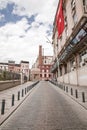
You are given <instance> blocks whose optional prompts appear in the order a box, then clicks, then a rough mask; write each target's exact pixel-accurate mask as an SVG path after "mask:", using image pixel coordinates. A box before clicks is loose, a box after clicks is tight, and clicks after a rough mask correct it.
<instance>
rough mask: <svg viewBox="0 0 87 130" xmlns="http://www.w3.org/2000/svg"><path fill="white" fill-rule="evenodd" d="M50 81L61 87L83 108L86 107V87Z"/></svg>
mask: <svg viewBox="0 0 87 130" xmlns="http://www.w3.org/2000/svg"><path fill="white" fill-rule="evenodd" d="M51 83H53V84H54V85H56V86H57V87H59V88H60V89H62V90H63V91H64V93H65V94H66V95H68V96H69V97H71V98H72V99H73V100H75V101H76V102H78V103H79V104H80V105H81V106H83V107H84V108H85V109H87V87H84V86H83V87H79V86H73V85H67V84H58V83H57V82H53V81H51Z"/></svg>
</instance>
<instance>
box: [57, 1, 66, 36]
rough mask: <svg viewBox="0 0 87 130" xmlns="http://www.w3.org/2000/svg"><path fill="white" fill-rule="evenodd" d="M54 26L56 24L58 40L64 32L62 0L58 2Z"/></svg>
mask: <svg viewBox="0 0 87 130" xmlns="http://www.w3.org/2000/svg"><path fill="white" fill-rule="evenodd" d="M56 24H57V30H58V38H60V36H61V34H62V32H63V30H64V14H63V0H60V2H59V8H58V12H57V15H56Z"/></svg>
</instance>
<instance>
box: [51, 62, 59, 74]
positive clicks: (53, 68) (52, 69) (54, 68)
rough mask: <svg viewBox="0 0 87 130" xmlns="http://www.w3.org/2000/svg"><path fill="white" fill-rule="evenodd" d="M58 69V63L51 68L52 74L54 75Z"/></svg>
mask: <svg viewBox="0 0 87 130" xmlns="http://www.w3.org/2000/svg"><path fill="white" fill-rule="evenodd" d="M57 68H58V62H57V61H56V62H55V63H54V65H53V66H52V68H51V72H52V73H53V72H54V71H55V70H56V69H57Z"/></svg>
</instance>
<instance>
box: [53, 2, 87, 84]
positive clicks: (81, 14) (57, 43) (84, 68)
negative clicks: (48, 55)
mask: <svg viewBox="0 0 87 130" xmlns="http://www.w3.org/2000/svg"><path fill="white" fill-rule="evenodd" d="M58 8H59V4H58ZM58 8H57V11H58ZM63 13H64V22H65V28H64V31H63V33H62V35H61V37H60V39H58V32H57V26H56V15H57V12H56V15H55V19H54V25H53V26H54V27H53V37H52V39H53V42H52V45H53V48H54V56H53V59H54V65H53V66H52V69H51V72H52V73H53V75H54V78H57V80H58V82H60V83H63V84H71V85H76V86H87V0H63Z"/></svg>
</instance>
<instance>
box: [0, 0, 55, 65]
mask: <svg viewBox="0 0 87 130" xmlns="http://www.w3.org/2000/svg"><path fill="white" fill-rule="evenodd" d="M11 2H14V3H15V5H16V6H15V8H14V10H13V13H14V14H17V15H19V16H21V15H26V16H27V17H30V16H31V15H35V14H37V16H36V17H35V21H33V22H32V23H31V24H29V22H28V20H27V18H26V17H24V18H23V19H21V20H20V21H18V22H16V23H7V24H6V25H4V26H2V27H0V52H1V53H0V59H1V60H2V61H4V60H7V59H13V60H15V61H17V62H20V60H28V61H29V62H30V64H32V63H33V62H34V61H35V58H36V57H37V55H38V48H39V45H42V46H43V48H44V53H45V55H52V54H53V49H52V46H51V44H50V43H46V40H47V39H46V37H45V36H46V35H47V33H46V32H47V30H49V29H50V28H49V24H51V25H52V24H53V20H54V16H55V12H56V8H57V3H58V1H56V0H52V1H51V0H48V1H47V0H44V1H41V0H32V1H31V0H1V1H0V8H5V7H6V5H7V3H11ZM1 4H2V5H1ZM3 17H4V16H3ZM40 22H41V23H43V24H39V23H40ZM26 30H27V31H26ZM48 38H50V39H51V36H49V37H48Z"/></svg>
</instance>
